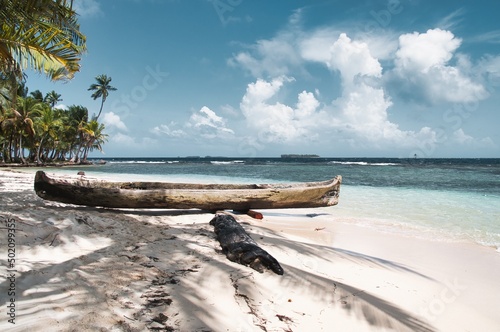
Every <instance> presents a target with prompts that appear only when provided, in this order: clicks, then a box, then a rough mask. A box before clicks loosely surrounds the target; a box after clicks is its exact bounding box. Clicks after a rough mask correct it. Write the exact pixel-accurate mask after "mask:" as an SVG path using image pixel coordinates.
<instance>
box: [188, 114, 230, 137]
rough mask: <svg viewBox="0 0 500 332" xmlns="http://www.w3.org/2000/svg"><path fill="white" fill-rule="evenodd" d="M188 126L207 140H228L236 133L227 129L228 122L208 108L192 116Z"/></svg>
mask: <svg viewBox="0 0 500 332" xmlns="http://www.w3.org/2000/svg"><path fill="white" fill-rule="evenodd" d="M186 126H187V127H188V128H191V129H192V130H194V131H195V132H196V133H197V134H199V135H201V136H202V137H205V138H227V137H229V136H232V135H234V131H233V130H232V129H230V128H227V126H226V120H225V119H224V118H222V117H220V116H218V115H217V114H216V113H215V112H214V111H212V110H211V109H210V108H208V107H206V106H203V107H202V108H201V109H200V110H199V111H198V112H196V113H194V114H192V115H191V117H190V118H189V121H188V123H187V124H186Z"/></svg>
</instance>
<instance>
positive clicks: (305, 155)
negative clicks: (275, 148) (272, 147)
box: [281, 154, 319, 158]
mask: <svg viewBox="0 0 500 332" xmlns="http://www.w3.org/2000/svg"><path fill="white" fill-rule="evenodd" d="M281 158H319V156H318V155H317V154H282V155H281Z"/></svg>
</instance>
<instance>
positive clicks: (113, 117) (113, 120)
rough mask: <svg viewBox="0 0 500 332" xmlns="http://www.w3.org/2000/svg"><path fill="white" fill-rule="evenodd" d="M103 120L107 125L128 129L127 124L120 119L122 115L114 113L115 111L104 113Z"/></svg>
mask: <svg viewBox="0 0 500 332" xmlns="http://www.w3.org/2000/svg"><path fill="white" fill-rule="evenodd" d="M102 122H103V123H104V124H105V125H106V126H107V127H115V128H117V129H120V130H123V131H128V128H127V126H126V125H125V123H123V121H122V120H121V119H120V116H119V115H118V114H115V113H113V112H108V113H104V116H103V118H102Z"/></svg>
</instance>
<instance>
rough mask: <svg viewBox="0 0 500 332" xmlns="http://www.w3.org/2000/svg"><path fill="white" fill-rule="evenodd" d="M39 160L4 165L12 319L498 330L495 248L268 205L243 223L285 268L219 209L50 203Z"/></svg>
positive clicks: (43, 324)
mask: <svg viewBox="0 0 500 332" xmlns="http://www.w3.org/2000/svg"><path fill="white" fill-rule="evenodd" d="M35 171H36V169H32V170H31V169H29V170H26V169H24V170H22V171H21V172H20V171H18V170H8V169H2V170H0V220H1V221H2V222H1V224H0V227H1V229H2V231H1V235H0V275H2V279H1V280H0V305H1V308H0V331H29V330H32V331H148V330H152V331H499V330H500V315H499V314H498V310H499V308H500V283H499V282H498V277H499V276H500V254H499V253H498V252H497V251H495V249H493V248H488V247H483V246H480V245H476V244H473V243H458V242H440V241H431V240H422V239H416V238H413V237H410V236H404V235H397V234H391V233H385V232H380V231H377V230H375V229H371V228H368V227H362V226H359V225H354V224H352V223H349V222H348V221H347V220H344V219H343V218H344V217H342V218H341V217H338V216H336V214H335V208H336V207H329V208H317V209H290V210H289V209H287V210H260V211H259V212H262V213H263V215H264V219H263V220H256V219H252V218H250V217H249V216H246V215H238V221H240V222H241V223H242V224H243V226H244V228H245V229H246V231H247V232H248V233H249V234H250V235H251V236H252V238H253V239H254V240H255V241H256V242H257V243H258V244H259V245H260V246H261V247H262V248H263V249H265V250H266V251H268V252H269V253H270V254H271V255H273V256H274V257H275V258H276V259H277V260H278V261H279V262H280V264H281V266H282V267H283V269H284V271H285V272H284V275H283V276H279V275H276V274H274V273H273V272H271V271H265V272H264V273H259V272H257V271H254V270H253V269H251V268H250V267H246V266H243V265H240V264H237V263H234V262H231V261H229V260H228V259H227V258H226V257H225V255H223V254H222V253H221V252H220V246H219V243H218V242H217V240H216V239H215V234H214V232H213V227H212V226H211V225H209V222H210V220H211V219H212V218H213V216H214V215H213V214H210V213H206V212H202V211H199V210H187V211H186V210H114V209H103V208H90V207H82V206H73V205H67V204H62V203H57V202H48V201H43V200H42V199H40V198H39V197H37V196H36V194H35V193H34V191H33V179H34V173H35ZM75 175H76V171H75ZM342 199H343V197H342V192H341V194H340V203H339V204H342ZM9 224H15V266H14V269H15V271H16V272H10V271H9V270H10V269H9V266H8V258H9V256H8V254H9V253H8V237H7V232H8V228H9V227H10V226H9ZM12 273H14V275H15V278H14V279H12V280H13V281H12V280H9V279H8V278H6V277H8V276H9V275H11V274H12ZM12 286H14V288H15V296H10V295H9V293H10V291H9V289H12ZM11 298H14V300H15V301H14V303H15V311H14V314H15V316H11V315H9V312H12V310H10V308H9V305H10V304H11V303H12V302H11ZM12 317H14V318H12ZM13 319H14V320H13ZM9 320H10V321H9ZM12 322H14V323H15V324H13V323H12Z"/></svg>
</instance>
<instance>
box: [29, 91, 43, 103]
mask: <svg viewBox="0 0 500 332" xmlns="http://www.w3.org/2000/svg"><path fill="white" fill-rule="evenodd" d="M30 96H31V97H33V98H35V99H36V100H37V101H40V102H42V101H43V93H42V91H40V90H35V91H32V92H30Z"/></svg>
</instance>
